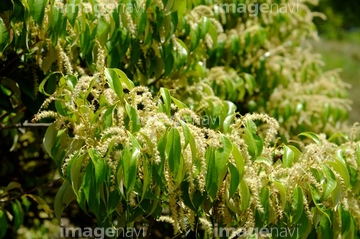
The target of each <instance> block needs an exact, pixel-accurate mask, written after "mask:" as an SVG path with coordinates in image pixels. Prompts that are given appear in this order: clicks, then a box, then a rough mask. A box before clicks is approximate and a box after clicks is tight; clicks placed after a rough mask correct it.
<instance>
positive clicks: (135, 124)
mask: <svg viewBox="0 0 360 239" xmlns="http://www.w3.org/2000/svg"><path fill="white" fill-rule="evenodd" d="M125 110H126V113H127V115H128V116H129V118H130V123H131V124H130V125H129V126H130V129H129V131H130V132H132V133H136V132H138V131H139V130H140V127H141V124H140V119H139V116H138V114H137V111H136V110H135V108H134V107H132V106H131V105H129V104H128V103H127V102H126V105H125Z"/></svg>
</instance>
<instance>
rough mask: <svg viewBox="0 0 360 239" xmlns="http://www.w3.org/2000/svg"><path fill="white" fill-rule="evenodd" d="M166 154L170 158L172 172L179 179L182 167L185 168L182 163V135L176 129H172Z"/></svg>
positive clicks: (168, 137)
mask: <svg viewBox="0 0 360 239" xmlns="http://www.w3.org/2000/svg"><path fill="white" fill-rule="evenodd" d="M166 154H167V157H168V163H169V168H170V172H171V173H172V174H173V175H174V177H175V178H177V177H178V174H179V173H180V170H181V168H180V167H181V166H183V165H182V164H183V163H181V161H182V158H181V143H180V133H179V131H178V130H177V129H176V128H172V129H171V130H170V131H169V133H168V136H167V143H166Z"/></svg>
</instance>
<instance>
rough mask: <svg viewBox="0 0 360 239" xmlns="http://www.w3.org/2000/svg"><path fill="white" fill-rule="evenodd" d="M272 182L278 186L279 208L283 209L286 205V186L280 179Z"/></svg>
mask: <svg viewBox="0 0 360 239" xmlns="http://www.w3.org/2000/svg"><path fill="white" fill-rule="evenodd" d="M273 183H274V184H275V186H276V187H277V188H278V191H279V194H280V200H281V209H282V210H284V209H285V207H286V203H287V194H286V187H285V185H284V184H283V183H282V182H280V181H274V182H273Z"/></svg>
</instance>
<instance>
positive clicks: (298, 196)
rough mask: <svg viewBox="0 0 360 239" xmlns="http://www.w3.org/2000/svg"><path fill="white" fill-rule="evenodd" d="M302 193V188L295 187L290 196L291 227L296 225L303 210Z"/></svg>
mask: <svg viewBox="0 0 360 239" xmlns="http://www.w3.org/2000/svg"><path fill="white" fill-rule="evenodd" d="M303 197H304V193H303V191H302V188H301V187H299V186H296V188H295V189H294V191H293V193H292V194H291V199H292V201H291V207H292V211H293V213H292V222H291V223H292V225H294V224H296V223H297V222H298V221H299V220H300V218H301V215H302V214H303V210H304V199H303Z"/></svg>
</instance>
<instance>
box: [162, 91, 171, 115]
mask: <svg viewBox="0 0 360 239" xmlns="http://www.w3.org/2000/svg"><path fill="white" fill-rule="evenodd" d="M160 94H161V96H162V99H163V101H164V104H165V109H166V114H167V115H170V110H171V96H170V92H169V90H168V89H165V88H161V89H160Z"/></svg>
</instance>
